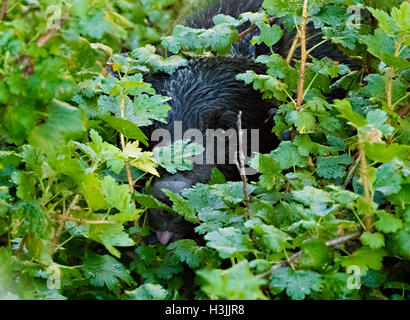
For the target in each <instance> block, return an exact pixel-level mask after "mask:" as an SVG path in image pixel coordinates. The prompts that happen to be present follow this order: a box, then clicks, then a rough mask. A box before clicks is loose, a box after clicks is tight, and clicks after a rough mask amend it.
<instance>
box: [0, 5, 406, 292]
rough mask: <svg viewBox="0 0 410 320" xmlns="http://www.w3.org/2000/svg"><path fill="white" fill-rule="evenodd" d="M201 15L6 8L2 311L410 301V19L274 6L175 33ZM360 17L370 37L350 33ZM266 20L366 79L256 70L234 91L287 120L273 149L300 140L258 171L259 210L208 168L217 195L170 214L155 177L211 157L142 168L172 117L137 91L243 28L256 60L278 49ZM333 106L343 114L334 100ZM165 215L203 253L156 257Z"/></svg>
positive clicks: (158, 158)
mask: <svg viewBox="0 0 410 320" xmlns="http://www.w3.org/2000/svg"><path fill="white" fill-rule="evenodd" d="M190 2H194V1H190ZM187 3H188V1H182V0H140V1H128V0H114V1H102V0H87V1H82V0H65V1H58V0H38V1H28V0H24V1H17V0H14V1H4V0H3V9H4V10H1V14H0V17H1V18H0V19H1V21H0V80H1V81H0V119H1V124H0V139H1V140H0V143H1V149H0V185H1V186H0V298H11V299H17V298H20V299H208V298H211V299H406V298H407V296H408V295H409V294H410V291H409V283H408V282H407V281H408V272H409V269H410V268H409V265H410V264H409V259H410V161H409V160H410V158H409V155H410V122H409V120H410V119H409V115H408V114H409V99H408V97H409V94H408V84H409V81H410V73H409V69H410V62H409V58H410V49H409V44H410V38H409V34H410V4H409V3H408V2H403V3H402V1H393V0H386V1H370V0H369V1H359V0H352V1H348V0H346V1H345V0H326V1H318V0H310V1H300V0H292V1H282V0H265V1H264V9H263V10H261V11H260V12H258V13H243V14H242V15H241V16H240V18H239V19H234V18H232V17H228V16H223V15H219V16H217V17H215V18H214V22H215V26H214V27H213V28H212V29H210V30H195V29H190V28H187V27H183V26H182V25H177V26H176V27H175V28H174V29H173V32H172V35H170V34H167V32H171V30H172V26H173V24H174V22H175V21H178V20H179V19H180V17H181V16H183V15H185V14H186V12H185V11H184V10H183V9H182V8H184V7H185V6H186V5H187ZM304 3H305V4H306V3H307V4H308V6H307V7H306V6H304ZM4 4H5V5H4ZM350 5H358V6H359V7H360V8H362V9H363V10H364V9H367V12H368V13H369V17H368V21H367V22H368V23H364V24H362V25H360V26H357V25H354V26H352V21H353V20H352V15H351V14H349V13H348V10H347V9H348V7H349V6H350ZM304 9H305V10H304ZM306 9H307V10H306ZM269 16H271V17H276V18H279V17H280V18H283V19H284V22H285V23H284V25H285V28H287V29H288V30H292V29H294V28H297V30H298V32H299V33H301V32H303V24H304V23H305V22H306V21H307V22H313V23H314V25H315V26H316V27H318V28H320V27H321V28H322V33H323V35H324V37H325V40H326V41H331V42H333V43H335V44H337V45H339V46H340V47H341V50H343V51H344V53H345V54H346V55H348V56H349V57H354V58H355V59H360V60H361V62H362V64H363V68H362V69H361V70H351V69H349V67H348V66H347V65H342V64H339V63H337V62H335V61H332V60H331V59H330V58H323V59H321V60H316V59H310V58H308V59H307V60H306V55H305V57H304V56H303V54H302V55H301V56H298V57H296V56H295V57H293V59H292V57H290V58H291V59H286V58H283V57H281V56H279V55H278V54H276V53H275V52H274V50H273V49H272V55H269V56H265V55H263V56H259V57H257V61H258V62H260V63H262V64H265V65H266V66H267V68H268V72H267V74H256V73H255V72H253V71H248V72H246V73H244V74H241V75H239V76H238V79H239V80H241V81H244V82H246V83H248V84H251V85H253V87H254V89H255V90H260V91H261V92H262V93H263V94H264V98H266V99H272V100H274V101H275V102H277V103H278V105H280V108H279V110H278V113H277V114H276V116H275V126H274V127H273V132H275V133H276V135H277V136H278V138H279V139H282V138H283V136H284V134H283V133H284V132H285V133H286V132H289V131H290V132H291V139H290V140H289V139H284V140H288V141H282V142H281V143H280V145H279V147H278V148H277V149H276V150H274V151H272V152H271V153H270V154H259V155H257V157H256V158H254V160H253V161H252V162H251V166H252V167H254V168H255V169H257V171H258V172H259V173H260V176H259V177H258V180H257V181H255V182H250V181H248V182H246V183H248V186H247V188H246V190H247V192H244V182H242V181H234V182H232V181H226V179H225V178H224V177H223V175H221V173H220V172H218V171H217V170H214V172H213V176H212V181H211V182H210V184H209V185H205V184H198V185H196V186H194V187H193V188H191V189H186V190H184V191H183V192H182V195H176V194H173V193H172V192H167V194H168V195H169V197H170V198H171V200H172V202H173V207H172V208H169V207H168V206H166V205H165V204H162V203H160V202H158V201H157V200H156V199H154V198H153V197H152V196H150V195H149V193H148V192H147V190H148V189H149V184H150V177H152V176H156V175H158V171H157V168H158V166H161V167H163V168H165V169H166V170H168V171H169V172H171V173H174V172H176V171H178V170H190V169H192V164H191V163H190V161H189V160H188V159H186V158H187V156H188V155H190V154H192V152H194V153H198V152H202V151H203V150H202V149H200V148H199V149H198V148H196V147H195V146H191V147H189V146H190V145H187V144H186V143H185V142H182V141H180V142H179V144H180V145H181V144H182V145H183V146H185V148H183V149H182V148H177V146H172V147H169V148H164V149H163V150H161V151H162V152H156V153H155V154H153V153H151V152H148V151H146V149H145V147H144V145H147V144H148V139H147V137H146V136H145V135H144V133H143V131H141V129H140V128H141V127H146V126H149V125H150V124H152V121H154V120H158V121H164V119H165V118H166V116H167V112H168V110H169V108H170V107H169V106H168V105H167V101H168V99H167V97H163V96H160V95H158V94H156V92H155V91H154V90H153V89H152V88H151V85H150V84H147V83H145V82H144V81H143V74H144V73H147V72H156V71H163V72H167V73H172V72H173V71H174V70H175V69H177V68H178V67H180V66H183V65H185V64H186V63H187V59H189V58H190V57H192V56H204V55H208V56H209V55H225V54H227V53H228V52H229V48H230V47H231V45H232V43H234V42H236V41H238V31H237V29H236V27H237V26H239V25H242V24H244V23H247V22H249V21H250V22H252V23H253V24H254V25H255V26H257V28H258V29H260V31H261V33H260V35H258V36H255V37H254V38H253V39H252V40H251V43H253V44H261V43H264V44H265V45H267V46H268V47H271V48H273V46H274V44H275V43H277V42H278V41H279V40H280V39H281V37H282V35H283V30H282V29H281V28H280V27H278V26H275V25H274V26H270V24H269ZM161 36H163V37H162V38H161ZM299 45H302V46H303V43H301V44H299ZM320 45H321V43H319V44H318V47H319V48H320ZM162 48H163V49H164V50H163V49H162ZM124 51H128V52H131V54H130V55H128V56H125V55H122V54H119V53H120V52H124ZM162 51H164V52H165V54H164V57H163V56H162V55H160V54H159V52H162ZM169 52H171V53H172V55H171V54H167V53H169ZM306 54H307V55H308V54H309V52H307V53H306ZM303 60H305V62H306V64H305V63H304V61H303ZM107 62H108V64H109V65H110V66H111V68H112V70H114V71H119V75H120V77H119V78H116V77H113V76H112V75H111V74H110V73H107V71H106V66H107ZM301 62H302V63H301ZM300 75H303V80H304V82H302V88H301V89H302V90H298V87H299V89H300V83H301V81H300V79H301V78H302V77H301V76H300ZM337 88H339V89H340V88H341V89H344V90H346V98H345V99H339V100H335V101H330V102H329V99H327V98H326V95H327V94H328V93H329V92H331V91H332V90H334V89H337ZM175 150H179V151H180V152H179V153H177V152H174V151H175ZM181 150H182V152H181ZM170 154H171V155H172V157H169V155H170ZM178 159H179V160H180V161H173V160H178ZM151 208H162V209H165V210H169V211H172V210H173V211H175V212H177V213H178V214H180V215H182V216H184V217H185V219H186V220H188V221H190V222H194V223H195V224H196V228H195V231H196V233H197V234H198V239H195V240H194V239H184V240H179V241H176V242H173V243H171V244H169V245H167V246H164V245H162V244H149V242H147V240H146V237H147V236H148V235H149V233H150V231H149V227H148V226H147V224H146V215H145V214H144V213H145V212H146V211H147V209H151ZM406 277H407V281H406Z"/></svg>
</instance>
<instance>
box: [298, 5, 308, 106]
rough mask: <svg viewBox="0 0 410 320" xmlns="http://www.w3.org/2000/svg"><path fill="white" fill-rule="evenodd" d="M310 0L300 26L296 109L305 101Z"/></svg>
mask: <svg viewBox="0 0 410 320" xmlns="http://www.w3.org/2000/svg"><path fill="white" fill-rule="evenodd" d="M308 3H309V1H308V0H304V2H303V13H302V24H301V26H300V46H301V61H300V71H299V83H298V98H297V103H296V111H299V110H300V108H301V106H302V103H303V87H304V84H305V71H306V59H307V50H306V20H307V16H308Z"/></svg>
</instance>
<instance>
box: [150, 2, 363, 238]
mask: <svg viewBox="0 0 410 320" xmlns="http://www.w3.org/2000/svg"><path fill="white" fill-rule="evenodd" d="M262 2H263V0H216V1H211V2H207V4H206V5H205V9H202V10H199V11H198V10H197V11H194V12H193V13H192V15H191V17H190V18H188V19H187V23H186V24H187V25H188V26H190V27H194V28H210V27H212V26H213V21H212V18H213V17H214V16H215V15H217V14H221V13H222V14H226V15H231V16H233V17H235V18H237V17H238V16H239V15H240V14H241V13H243V12H248V11H251V12H257V11H258V10H259V9H260V8H261V5H262ZM275 23H276V24H281V21H280V19H276V20H275ZM248 27H249V24H247V25H244V26H242V27H241V28H240V30H239V31H243V30H245V29H246V28H248ZM317 32H318V30H316V29H314V28H313V26H312V25H311V24H309V25H308V35H307V36H308V37H309V36H311V35H313V34H315V33H317ZM254 35H255V33H253V34H249V35H248V36H247V37H245V38H244V39H242V41H241V42H240V43H237V44H234V45H233V46H232V49H231V52H230V55H229V56H228V57H223V58H206V59H193V60H191V61H190V62H189V64H188V65H187V66H186V67H182V68H180V69H178V70H177V71H175V72H174V73H173V74H172V75H167V74H155V75H151V76H149V77H147V81H148V82H150V83H151V84H152V85H153V87H154V89H155V90H156V91H157V93H159V94H162V95H164V96H168V97H171V100H170V101H169V104H170V105H171V106H172V110H171V111H170V112H169V115H168V119H167V124H163V123H156V124H155V125H154V127H153V128H152V129H155V128H166V129H168V130H170V131H171V132H172V131H173V127H174V121H182V126H183V130H187V129H191V128H195V129H200V130H201V131H202V132H203V133H204V134H205V131H206V129H208V128H213V129H217V128H221V129H225V130H226V129H229V128H235V129H236V128H237V125H236V121H237V116H238V113H239V111H242V113H243V115H242V127H243V128H244V129H254V128H257V129H259V130H260V137H261V144H260V152H262V153H267V152H270V151H271V150H272V149H274V147H275V146H276V145H277V143H278V141H277V140H276V137H275V136H274V135H273V134H272V133H271V128H272V124H271V123H269V122H268V123H267V122H266V121H265V120H266V119H267V118H269V110H270V109H271V108H272V107H273V105H272V104H271V102H270V101H266V100H262V97H261V94H260V93H259V92H257V91H255V90H253V88H252V87H251V86H247V85H245V84H244V83H243V82H242V81H238V80H236V79H235V77H236V75H238V74H240V73H243V72H246V71H247V70H254V71H255V72H257V73H259V74H264V73H265V72H266V68H265V66H264V65H260V64H256V63H255V62H254V58H255V57H256V56H257V55H260V54H269V52H270V50H269V49H268V48H266V46H257V47H254V46H253V45H251V44H250V43H249V40H250V39H251V38H252V37H253V36H254ZM294 36H295V32H291V33H286V32H285V35H284V37H283V38H282V39H281V41H279V42H278V43H277V44H276V45H275V47H274V51H275V52H276V53H279V54H281V55H282V56H284V57H285V56H286V55H287V53H288V51H289V49H290V46H291V44H292V42H293V39H294ZM321 40H322V37H321V36H317V37H315V38H313V39H311V40H310V41H309V42H308V47H312V46H314V45H315V44H317V43H318V42H320V41H321ZM299 54H300V53H299V51H296V52H295V57H296V58H297V57H298V56H299ZM312 55H313V56H314V57H316V58H318V59H320V58H323V57H325V56H328V57H330V58H332V59H333V60H337V61H340V62H342V63H347V64H349V65H351V66H352V65H355V62H354V61H352V60H351V59H348V58H346V57H345V56H344V55H343V54H342V53H341V52H340V51H338V50H337V48H336V47H335V46H333V45H332V44H330V43H326V44H324V45H323V46H321V47H320V49H316V50H314V51H313V52H312ZM248 145H249V144H248ZM226 156H227V157H228V155H226ZM213 167H214V166H212V165H196V166H195V167H194V170H193V171H189V172H178V173H177V174H175V175H170V174H168V173H166V172H161V178H159V179H156V180H155V181H154V182H153V195H154V196H155V197H157V198H158V199H159V200H161V201H163V202H165V203H169V199H168V198H167V197H166V196H165V194H164V193H163V192H162V191H161V189H170V190H171V191H173V192H175V193H180V191H181V190H182V189H185V188H189V187H191V186H193V185H194V184H196V183H198V182H203V183H207V182H208V181H209V179H210V177H211V171H212V168H213ZM217 167H218V168H219V169H220V170H221V171H222V172H223V173H224V174H225V176H226V177H227V179H228V180H238V179H239V174H238V171H237V168H236V167H235V165H218V166H217ZM149 222H150V225H151V227H152V228H153V229H154V230H156V231H170V232H173V233H174V236H173V237H172V238H171V239H170V240H171V241H173V240H177V239H180V238H182V237H183V236H184V235H185V234H186V233H187V232H189V231H192V226H191V225H190V224H188V223H186V222H185V221H184V219H183V218H182V217H180V216H177V215H171V214H166V213H165V212H162V211H160V210H152V211H151V212H150V213H149Z"/></svg>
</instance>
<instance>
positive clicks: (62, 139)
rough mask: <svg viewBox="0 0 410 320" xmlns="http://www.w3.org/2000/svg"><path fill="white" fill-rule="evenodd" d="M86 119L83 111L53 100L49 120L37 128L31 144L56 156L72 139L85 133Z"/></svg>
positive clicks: (31, 138) (33, 133)
mask: <svg viewBox="0 0 410 320" xmlns="http://www.w3.org/2000/svg"><path fill="white" fill-rule="evenodd" d="M85 124H86V121H85V117H84V112H83V111H82V110H81V109H78V108H74V107H72V106H70V105H69V104H67V103H65V102H61V101H58V100H53V101H52V103H51V104H50V105H49V107H48V120H47V122H46V123H45V124H42V125H40V126H37V127H36V128H34V129H33V131H32V132H31V135H30V139H29V140H30V143H31V144H32V145H33V146H34V147H37V148H39V149H41V150H42V151H44V152H45V153H47V154H55V153H56V152H58V150H61V148H62V146H64V145H65V144H66V141H67V140H68V139H70V138H74V137H76V136H78V135H80V134H81V133H83V132H84V131H85Z"/></svg>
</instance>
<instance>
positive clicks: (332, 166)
mask: <svg viewBox="0 0 410 320" xmlns="http://www.w3.org/2000/svg"><path fill="white" fill-rule="evenodd" d="M352 162H353V161H352V158H351V157H350V156H349V155H348V154H346V153H345V154H343V155H341V156H336V157H326V158H323V157H318V158H317V174H318V175H319V176H320V177H323V178H326V179H332V178H333V179H338V178H343V177H344V176H345V175H346V167H345V166H346V165H350V164H352Z"/></svg>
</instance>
